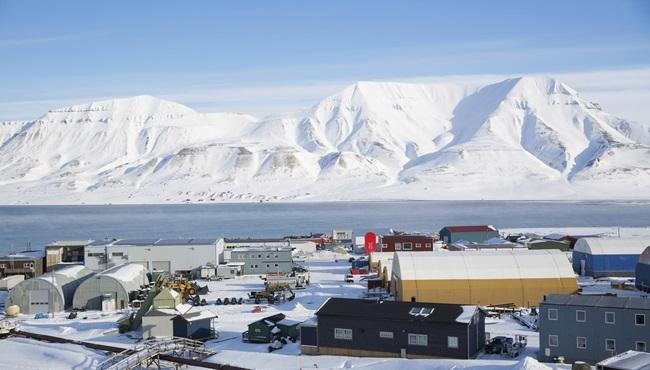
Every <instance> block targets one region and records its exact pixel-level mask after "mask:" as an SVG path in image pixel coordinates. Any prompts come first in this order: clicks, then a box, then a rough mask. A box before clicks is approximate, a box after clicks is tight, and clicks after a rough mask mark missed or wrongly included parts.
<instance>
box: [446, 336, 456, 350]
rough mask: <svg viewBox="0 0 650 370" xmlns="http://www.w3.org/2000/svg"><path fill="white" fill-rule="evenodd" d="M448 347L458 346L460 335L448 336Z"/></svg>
mask: <svg viewBox="0 0 650 370" xmlns="http://www.w3.org/2000/svg"><path fill="white" fill-rule="evenodd" d="M447 348H458V337H447Z"/></svg>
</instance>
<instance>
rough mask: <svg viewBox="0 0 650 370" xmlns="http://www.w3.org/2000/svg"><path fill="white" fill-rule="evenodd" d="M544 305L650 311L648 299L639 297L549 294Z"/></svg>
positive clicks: (649, 300)
mask: <svg viewBox="0 0 650 370" xmlns="http://www.w3.org/2000/svg"><path fill="white" fill-rule="evenodd" d="M544 303H548V304H557V305H565V306H589V307H611V308H632V309H643V310H650V299H647V298H640V297H614V296H594V295H589V296H584V295H566V294H551V295H549V296H547V297H546V299H545V300H544Z"/></svg>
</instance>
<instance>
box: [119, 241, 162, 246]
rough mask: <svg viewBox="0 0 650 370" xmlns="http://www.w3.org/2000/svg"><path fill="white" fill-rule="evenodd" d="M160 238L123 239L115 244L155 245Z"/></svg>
mask: <svg viewBox="0 0 650 370" xmlns="http://www.w3.org/2000/svg"><path fill="white" fill-rule="evenodd" d="M159 240H160V239H121V240H118V241H116V242H115V243H113V245H135V246H143V245H154V244H156V242H157V241H159Z"/></svg>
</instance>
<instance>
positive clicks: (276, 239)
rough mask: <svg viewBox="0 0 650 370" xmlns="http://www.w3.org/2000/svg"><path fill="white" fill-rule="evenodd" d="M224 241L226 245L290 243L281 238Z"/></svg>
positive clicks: (228, 239)
mask: <svg viewBox="0 0 650 370" xmlns="http://www.w3.org/2000/svg"><path fill="white" fill-rule="evenodd" d="M224 241H225V242H226V243H280V242H286V243H288V241H287V240H285V239H279V238H259V239H251V238H248V239H243V238H226V239H224Z"/></svg>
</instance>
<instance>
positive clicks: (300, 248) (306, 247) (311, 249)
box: [291, 241, 316, 254]
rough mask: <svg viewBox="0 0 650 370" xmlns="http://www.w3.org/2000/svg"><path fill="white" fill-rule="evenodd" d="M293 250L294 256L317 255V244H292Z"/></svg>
mask: <svg viewBox="0 0 650 370" xmlns="http://www.w3.org/2000/svg"><path fill="white" fill-rule="evenodd" d="M291 249H292V250H293V254H304V253H315V252H316V243H314V242H309V241H304V242H302V241H301V242H291Z"/></svg>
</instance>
